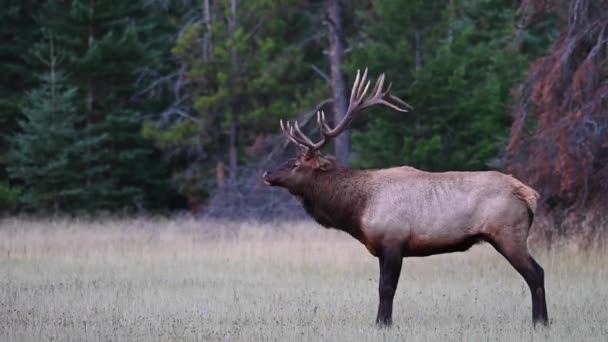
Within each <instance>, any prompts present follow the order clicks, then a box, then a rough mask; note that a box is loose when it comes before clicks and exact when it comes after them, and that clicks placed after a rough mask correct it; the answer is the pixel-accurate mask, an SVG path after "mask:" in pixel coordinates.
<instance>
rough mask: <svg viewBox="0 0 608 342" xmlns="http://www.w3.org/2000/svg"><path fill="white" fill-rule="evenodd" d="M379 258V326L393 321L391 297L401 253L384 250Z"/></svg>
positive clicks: (377, 320)
mask: <svg viewBox="0 0 608 342" xmlns="http://www.w3.org/2000/svg"><path fill="white" fill-rule="evenodd" d="M378 259H379V260H380V284H379V286H378V292H379V294H380V304H378V316H377V317H376V324H377V325H379V326H390V325H391V324H392V323H393V298H394V297H395V291H396V290H397V283H398V282H399V274H401V263H402V261H403V256H402V255H401V253H394V252H390V251H385V252H384V253H382V254H381V255H380V257H379V258H378Z"/></svg>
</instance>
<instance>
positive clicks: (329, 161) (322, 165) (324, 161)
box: [315, 157, 336, 171]
mask: <svg viewBox="0 0 608 342" xmlns="http://www.w3.org/2000/svg"><path fill="white" fill-rule="evenodd" d="M335 165H336V159H335V158H334V157H318V158H317V165H316V167H315V169H318V170H321V171H329V170H331V169H333V168H334V166H335Z"/></svg>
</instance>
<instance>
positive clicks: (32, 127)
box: [8, 40, 92, 212]
mask: <svg viewBox="0 0 608 342" xmlns="http://www.w3.org/2000/svg"><path fill="white" fill-rule="evenodd" d="M43 62H44V63H45V64H46V65H47V66H48V71H47V72H46V73H44V74H43V75H42V76H41V77H40V83H41V85H40V86H39V87H38V88H36V89H34V90H31V91H30V92H28V93H27V95H26V96H25V99H24V104H23V106H22V108H21V111H22V113H23V116H24V119H22V120H20V121H19V128H20V131H19V133H18V134H16V135H15V136H14V138H13V141H12V145H11V148H10V151H9V153H8V156H9V161H10V166H9V167H8V172H9V175H10V176H11V178H13V179H14V180H16V181H17V182H19V183H20V184H21V185H22V188H23V192H22V194H21V198H20V200H21V202H22V204H23V205H24V206H25V207H26V208H28V209H34V210H50V209H52V210H53V211H55V212H57V211H59V210H71V209H73V208H75V207H76V206H78V203H79V202H80V201H81V200H82V199H83V198H84V197H83V195H84V194H83V185H84V177H83V174H82V166H83V165H82V158H83V154H84V153H85V150H86V147H87V145H89V144H90V143H92V142H91V141H88V142H87V141H86V140H85V139H84V137H83V135H82V133H81V132H80V130H79V129H78V123H79V109H78V104H77V103H78V101H77V98H78V92H77V89H76V88H74V87H69V86H67V85H66V79H65V75H64V74H63V73H62V72H61V70H59V68H58V63H59V58H58V56H57V54H56V53H55V51H54V43H53V41H52V40H51V41H50V44H49V54H48V58H46V59H43Z"/></svg>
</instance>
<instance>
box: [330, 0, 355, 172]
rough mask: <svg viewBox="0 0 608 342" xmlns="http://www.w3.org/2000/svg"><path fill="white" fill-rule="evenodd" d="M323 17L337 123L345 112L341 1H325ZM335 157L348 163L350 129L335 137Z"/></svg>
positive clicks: (345, 163) (342, 162)
mask: <svg viewBox="0 0 608 342" xmlns="http://www.w3.org/2000/svg"><path fill="white" fill-rule="evenodd" d="M325 17H326V20H327V30H328V32H327V33H328V37H329V64H330V69H331V75H330V77H331V88H332V92H333V106H334V123H338V122H340V121H341V120H342V118H343V117H344V114H346V109H347V101H346V85H345V82H344V73H343V72H342V64H343V63H344V33H343V31H342V2H341V1H340V0H326V1H325ZM335 153H336V159H337V160H338V162H340V163H341V164H343V165H348V162H349V156H350V130H348V129H346V130H345V131H344V132H342V134H340V135H339V136H338V137H337V138H336V139H335Z"/></svg>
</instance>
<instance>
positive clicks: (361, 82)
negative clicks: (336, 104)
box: [280, 68, 412, 154]
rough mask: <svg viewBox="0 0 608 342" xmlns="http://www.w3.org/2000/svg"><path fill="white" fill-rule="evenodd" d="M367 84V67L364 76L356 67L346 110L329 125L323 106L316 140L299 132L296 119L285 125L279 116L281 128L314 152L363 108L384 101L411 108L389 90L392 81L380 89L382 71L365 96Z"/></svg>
mask: <svg viewBox="0 0 608 342" xmlns="http://www.w3.org/2000/svg"><path fill="white" fill-rule="evenodd" d="M369 86H370V81H369V80H368V79H367V68H366V69H365V71H364V72H363V76H361V73H360V71H359V70H357V76H356V77H355V82H354V83H353V88H352V90H351V92H350V101H349V103H348V109H347V110H346V113H344V116H343V118H342V121H340V123H338V125H336V127H334V128H333V129H332V128H330V127H329V125H328V124H327V121H326V120H325V112H323V111H322V110H319V111H318V112H317V124H318V125H319V130H320V132H321V140H319V142H316V143H314V142H313V141H312V140H310V138H308V137H307V136H306V134H304V133H303V132H302V130H301V129H300V127H299V126H298V122H297V121H295V122H294V124H293V125H292V124H291V123H290V122H289V121H287V122H286V125H283V120H281V121H280V123H281V130H282V131H283V133H285V135H286V136H287V139H289V140H290V141H291V142H293V143H294V144H296V145H298V146H300V147H302V148H304V150H305V151H306V153H307V154H313V153H314V152H316V151H318V150H319V149H321V148H322V147H323V146H325V145H326V144H327V143H328V142H329V141H330V140H331V139H333V138H335V137H336V136H338V135H339V134H340V133H342V131H344V129H346V127H347V126H348V124H350V122H351V121H352V120H353V118H354V114H355V113H357V112H360V111H362V110H363V109H365V108H368V107H371V106H375V105H383V106H386V107H389V108H392V109H394V110H396V111H399V112H407V111H408V109H411V108H412V107H411V106H410V105H409V104H407V103H406V102H405V101H403V100H401V99H400V98H398V97H396V96H394V95H392V94H390V93H389V91H390V89H391V84H389V85H388V87H387V88H386V89H383V87H384V73H382V74H381V75H380V77H378V80H377V81H376V84H375V85H374V89H373V90H372V93H371V95H369V96H368V94H367V93H368V90H369Z"/></svg>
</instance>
